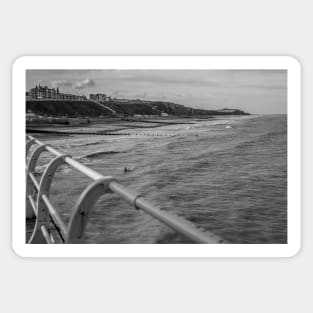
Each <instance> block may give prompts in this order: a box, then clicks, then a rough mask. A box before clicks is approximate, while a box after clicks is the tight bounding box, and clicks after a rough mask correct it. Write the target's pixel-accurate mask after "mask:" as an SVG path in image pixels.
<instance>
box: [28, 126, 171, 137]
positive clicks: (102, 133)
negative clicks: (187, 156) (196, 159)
mask: <svg viewBox="0 0 313 313" xmlns="http://www.w3.org/2000/svg"><path fill="white" fill-rule="evenodd" d="M26 133H28V134H51V135H97V136H154V137H174V136H175V135H170V134H159V133H138V132H136V133H135V132H132V133H127V132H119V129H116V130H115V131H103V130H99V131H90V130H50V129H49V130H46V129H36V128H27V129H26Z"/></svg>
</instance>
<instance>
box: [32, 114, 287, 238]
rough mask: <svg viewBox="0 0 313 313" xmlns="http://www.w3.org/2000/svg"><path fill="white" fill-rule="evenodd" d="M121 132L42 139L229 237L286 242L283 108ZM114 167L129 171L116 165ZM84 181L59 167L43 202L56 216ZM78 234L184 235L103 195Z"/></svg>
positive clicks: (74, 197)
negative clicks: (46, 201)
mask: <svg viewBox="0 0 313 313" xmlns="http://www.w3.org/2000/svg"><path fill="white" fill-rule="evenodd" d="M128 132H129V133H131V135H130V136H112V137H111V136H79V135H77V136H67V137H51V139H49V137H45V138H44V139H43V141H45V142H47V143H49V144H51V145H53V146H54V147H56V148H57V149H58V150H62V151H64V152H66V153H70V154H71V155H72V156H73V157H74V158H75V159H78V160H79V161H81V162H82V163H84V164H86V165H88V166H90V167H92V168H93V169H95V170H97V171H99V172H101V173H103V174H104V175H112V176H114V177H116V178H118V179H119V180H120V182H121V183H122V184H123V185H125V186H128V187H130V188H131V189H135V190H136V191H138V192H140V193H142V194H143V195H144V196H145V198H146V199H148V200H150V201H152V202H153V203H155V204H157V205H159V206H161V207H162V208H164V209H166V210H169V211H172V212H175V213H177V214H178V215H181V216H184V217H185V218H187V219H188V220H191V221H192V222H194V223H195V224H196V225H199V226H201V227H202V228H204V229H207V230H210V231H212V232H213V233H215V234H217V235H219V236H221V237H222V238H223V239H225V240H227V241H229V242H231V243H286V242H287V116H286V115H275V116H274V115H272V116H241V117H240V116H238V117H226V118H225V117H220V118H216V119H214V120H208V121H199V120H197V121H196V120H195V121H194V124H193V125H186V124H181V125H168V126H162V127H160V128H151V129H149V128H147V129H133V130H130V131H128ZM156 135H158V136H156ZM47 159H48V155H44V156H43V158H41V160H40V161H39V162H40V163H39V165H40V164H42V163H44V161H46V160H47ZM124 167H130V168H133V171H131V172H127V173H124ZM43 168H44V167H40V166H39V167H38V168H37V170H38V171H39V172H42V169H43ZM89 182H90V180H89V179H88V178H85V177H83V176H82V175H81V174H80V173H79V172H77V171H76V170H73V169H71V168H69V167H65V168H63V169H62V170H61V171H59V172H58V173H57V175H56V179H55V182H54V184H53V187H52V191H51V195H52V202H53V204H54V205H55V206H56V208H57V209H58V211H59V212H61V214H62V216H63V218H64V219H65V220H66V219H68V217H69V214H70V212H71V208H72V206H73V205H74V204H75V202H76V200H77V198H78V196H79V194H80V192H81V191H82V190H83V189H84V188H85V187H86V186H87V184H88V183H89ZM86 242H88V243H94V242H96V243H181V242H186V240H185V239H184V238H181V237H179V236H178V235H176V234H174V233H173V232H172V231H170V230H169V229H168V228H167V227H166V226H164V225H161V224H160V223H159V222H157V221H155V220H154V219H152V218H151V217H150V216H148V215H147V214H145V213H143V212H141V211H138V210H135V209H134V208H133V207H130V205H128V204H127V203H125V201H123V200H120V199H118V198H117V197H116V196H114V195H106V196H104V197H102V198H101V199H100V200H99V202H98V203H97V205H96V207H95V208H94V210H93V213H92V216H91V220H90V223H89V226H88V229H87V238H86Z"/></svg>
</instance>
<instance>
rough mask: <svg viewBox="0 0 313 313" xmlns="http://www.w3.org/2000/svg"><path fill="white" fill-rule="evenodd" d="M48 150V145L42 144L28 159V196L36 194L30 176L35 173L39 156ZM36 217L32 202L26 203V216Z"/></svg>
mask: <svg viewBox="0 0 313 313" xmlns="http://www.w3.org/2000/svg"><path fill="white" fill-rule="evenodd" d="M45 150H46V145H44V144H42V145H40V146H39V147H38V148H36V149H35V150H34V152H33V153H32V155H31V157H30V159H29V160H28V164H27V169H26V197H28V196H29V195H33V194H34V186H33V182H32V180H31V178H30V176H29V174H30V173H33V172H34V170H35V167H36V163H37V161H38V159H39V156H40V154H41V153H42V152H44V151H45ZM33 217H35V212H34V211H33V209H32V207H31V205H30V203H27V205H26V218H33Z"/></svg>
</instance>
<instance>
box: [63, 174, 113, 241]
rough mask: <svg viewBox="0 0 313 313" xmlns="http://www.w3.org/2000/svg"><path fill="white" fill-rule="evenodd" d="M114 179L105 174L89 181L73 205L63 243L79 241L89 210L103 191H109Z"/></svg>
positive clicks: (82, 236) (82, 235)
mask: <svg viewBox="0 0 313 313" xmlns="http://www.w3.org/2000/svg"><path fill="white" fill-rule="evenodd" d="M113 180H114V178H113V177H111V176H107V177H104V178H101V179H99V180H97V181H95V182H93V183H91V184H90V185H89V186H87V188H86V189H85V190H84V191H83V193H82V194H81V195H80V197H79V198H78V200H77V202H76V205H75V206H74V210H73V214H72V216H71V219H70V222H69V226H68V232H67V238H66V242H65V243H81V241H82V240H83V238H84V234H85V229H86V226H87V223H88V218H89V215H90V213H91V210H92V208H93V206H94V204H95V203H96V202H97V200H98V199H99V198H100V197H101V196H102V195H104V194H105V193H108V192H111V190H110V188H109V184H110V183H111V182H112V181H113Z"/></svg>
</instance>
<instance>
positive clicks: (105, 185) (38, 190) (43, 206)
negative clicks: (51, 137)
mask: <svg viewBox="0 0 313 313" xmlns="http://www.w3.org/2000/svg"><path fill="white" fill-rule="evenodd" d="M26 139H27V140H26V160H27V164H26V184H27V188H26V189H27V190H26V242H27V243H29V244H45V243H48V244H69V243H79V244H81V243H84V238H85V230H86V226H87V224H88V220H89V217H90V215H91V214H92V209H93V206H94V205H95V203H96V202H97V200H98V199H99V198H100V197H101V196H103V195H105V194H107V193H115V194H116V195H118V196H119V197H120V198H122V199H123V200H125V201H126V202H127V203H129V204H130V205H131V206H133V207H134V209H137V210H142V211H143V212H145V213H146V214H149V215H150V216H152V217H153V218H155V219H157V220H158V221H159V222H160V223H163V224H165V225H167V226H168V227H169V228H171V229H172V230H174V231H175V232H177V233H178V234H180V235H181V236H182V237H184V238H186V239H187V240H188V241H189V242H190V243H206V244H209V243H210V244H216V243H224V242H225V241H224V240H223V239H222V238H220V237H218V236H216V235H215V234H213V233H211V232H209V231H204V230H202V229H200V228H198V227H196V226H195V225H194V224H193V223H191V222H190V221H188V220H186V219H184V218H182V217H179V216H177V215H175V214H173V213H171V212H168V211H164V210H162V209H161V208H159V207H157V206H155V205H153V204H151V203H150V202H149V201H147V200H145V199H144V198H143V197H142V195H141V194H139V193H136V192H134V191H131V190H130V189H129V188H128V187H125V186H123V185H121V184H120V183H119V182H118V181H117V180H116V179H115V178H114V177H112V176H104V175H103V174H101V173H98V172H97V171H94V170H93V169H91V168H89V167H87V166H85V165H83V164H81V163H80V162H78V161H76V160H74V159H73V158H71V156H69V155H64V154H62V153H61V152H59V151H57V150H56V149H54V148H53V147H51V146H49V145H46V144H44V143H43V142H41V141H39V140H37V139H36V138H34V137H32V136H27V138H26ZM44 152H49V153H50V154H51V156H52V157H51V161H50V162H49V163H48V164H47V167H46V168H45V170H44V172H43V174H42V175H41V177H40V179H39V180H38V179H37V178H36V175H35V171H36V164H37V161H38V159H39V158H40V155H41V154H42V153H44ZM62 165H67V166H70V167H72V168H73V169H75V170H77V171H79V172H81V173H82V174H84V175H85V176H87V177H89V178H90V179H91V183H90V184H88V185H87V186H86V188H85V189H84V191H83V192H82V193H81V194H80V196H79V197H78V199H77V201H76V204H75V205H74V207H73V208H72V212H71V216H70V219H69V222H68V223H67V224H66V223H65V222H64V221H63V220H62V218H61V216H60V214H59V212H58V210H57V208H55V207H54V206H53V205H52V203H51V202H50V200H49V193H50V187H51V184H52V182H53V177H54V174H55V173H56V172H57V170H58V169H59V167H60V166H62ZM107 209H110V208H107ZM112 209H113V208H112Z"/></svg>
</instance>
